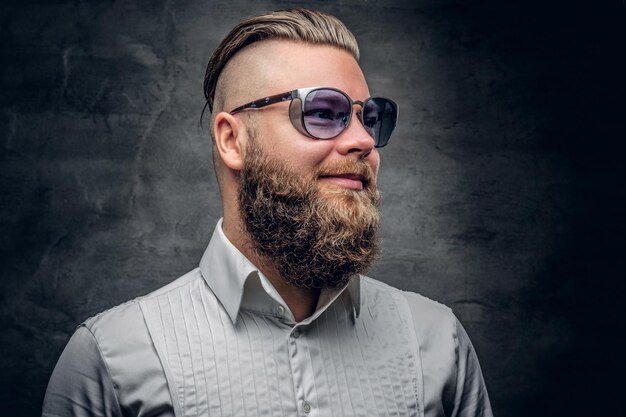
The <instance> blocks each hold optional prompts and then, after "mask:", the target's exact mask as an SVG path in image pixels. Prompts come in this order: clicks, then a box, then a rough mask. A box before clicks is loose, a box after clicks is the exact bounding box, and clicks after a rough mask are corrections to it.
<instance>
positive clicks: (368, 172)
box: [315, 160, 376, 186]
mask: <svg viewBox="0 0 626 417" xmlns="http://www.w3.org/2000/svg"><path fill="white" fill-rule="evenodd" d="M338 175H357V176H359V177H361V178H362V180H363V186H369V185H370V184H376V174H375V173H374V170H373V169H372V167H371V166H370V165H369V164H368V163H367V162H365V161H363V160H357V161H337V162H329V163H326V164H324V165H322V166H320V167H319V168H318V169H317V172H316V173H315V178H319V177H328V176H338Z"/></svg>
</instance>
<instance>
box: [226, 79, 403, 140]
mask: <svg viewBox="0 0 626 417" xmlns="http://www.w3.org/2000/svg"><path fill="white" fill-rule="evenodd" d="M284 101H290V104H289V118H290V119H291V124H292V125H293V127H295V128H296V130H298V131H299V132H300V133H302V134H303V135H305V136H308V137H310V138H314V139H332V138H335V137H337V136H339V135H340V134H341V132H343V131H344V130H345V129H346V128H347V127H348V125H349V124H350V119H352V114H353V113H354V105H355V104H358V105H359V106H361V110H359V111H357V117H358V118H359V120H360V121H361V123H362V124H363V127H364V128H365V130H366V131H367V133H369V135H370V136H371V137H372V138H374V142H375V145H374V146H376V147H377V148H382V147H383V146H385V145H386V144H387V142H389V138H390V137H391V133H392V132H393V129H394V128H395V127H396V122H397V121H398V105H397V104H396V103H394V102H393V101H391V100H389V99H387V98H384V97H370V98H368V99H365V101H360V100H352V99H351V98H350V97H348V95H347V94H346V93H344V92H343V91H341V90H337V89H336V88H330V87H312V88H299V89H297V90H293V91H289V92H286V93H281V94H276V95H274V96H269V97H265V98H262V99H259V100H255V101H251V102H250V103H247V104H244V105H243V106H239V107H237V108H236V109H234V110H232V111H231V112H230V114H235V113H239V112H241V111H243V110H246V109H260V108H261V107H265V106H269V105H272V104H276V103H282V102H284Z"/></svg>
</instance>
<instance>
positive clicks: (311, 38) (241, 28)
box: [204, 8, 359, 112]
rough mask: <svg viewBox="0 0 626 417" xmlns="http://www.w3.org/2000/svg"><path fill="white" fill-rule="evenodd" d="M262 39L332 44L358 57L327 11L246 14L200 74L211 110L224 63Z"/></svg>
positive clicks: (347, 34) (342, 27) (350, 36)
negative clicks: (202, 76) (203, 72)
mask: <svg viewBox="0 0 626 417" xmlns="http://www.w3.org/2000/svg"><path fill="white" fill-rule="evenodd" d="M266 39H285V40H293V41H301V42H307V43H312V44H319V45H331V46H336V47H339V48H341V49H344V50H346V51H348V52H349V53H350V54H352V55H353V56H354V58H355V59H356V60H358V59H359V47H358V45H357V42H356V39H355V38H354V35H353V34H352V33H351V32H350V31H349V30H348V28H346V26H345V25H344V24H343V23H342V22H341V21H340V20H339V19H337V18H336V17H334V16H331V15H329V14H326V13H322V12H318V11H315V10H310V9H302V8H298V9H286V10H278V11H275V12H269V13H264V14H260V15H258V16H252V17H249V18H247V19H245V20H243V21H241V22H240V23H239V24H238V25H237V26H235V27H234V28H233V29H232V30H231V31H230V33H229V34H228V35H226V37H225V38H224V39H223V40H222V42H221V43H220V45H219V46H218V47H217V49H216V50H215V52H214V53H213V55H212V56H211V59H210V60H209V63H208V65H207V69H206V74H205V76H204V97H205V98H206V101H207V105H208V106H209V110H210V111H211V112H212V111H213V101H214V98H215V89H216V86H217V81H218V79H219V77H220V74H221V73H222V70H223V69H224V66H225V65H226V63H227V62H228V61H229V60H230V59H231V58H232V57H233V56H234V55H235V54H236V53H237V52H239V51H240V50H241V49H243V48H244V47H245V46H247V45H250V44H251V43H254V42H258V41H261V40H266Z"/></svg>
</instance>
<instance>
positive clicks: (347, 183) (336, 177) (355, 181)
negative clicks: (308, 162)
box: [319, 173, 366, 190]
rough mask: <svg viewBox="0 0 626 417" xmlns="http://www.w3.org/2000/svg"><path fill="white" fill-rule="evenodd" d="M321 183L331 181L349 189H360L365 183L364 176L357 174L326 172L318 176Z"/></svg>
mask: <svg viewBox="0 0 626 417" xmlns="http://www.w3.org/2000/svg"><path fill="white" fill-rule="evenodd" d="M319 180H320V182H322V183H331V184H334V185H338V186H340V187H344V188H349V189H351V190H362V189H363V186H364V184H365V183H366V180H365V177H364V176H363V175H359V174H353V173H347V174H326V175H322V176H320V177H319Z"/></svg>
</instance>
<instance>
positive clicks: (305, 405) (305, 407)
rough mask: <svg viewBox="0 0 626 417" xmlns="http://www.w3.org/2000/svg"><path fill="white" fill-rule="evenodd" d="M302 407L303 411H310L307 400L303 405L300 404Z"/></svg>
mask: <svg viewBox="0 0 626 417" xmlns="http://www.w3.org/2000/svg"><path fill="white" fill-rule="evenodd" d="M302 409H303V410H304V412H305V413H307V414H308V413H310V412H311V404H309V403H308V402H306V401H305V402H304V405H303V406H302Z"/></svg>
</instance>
